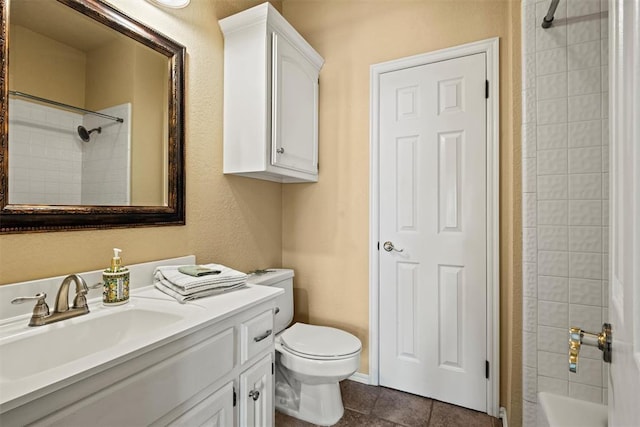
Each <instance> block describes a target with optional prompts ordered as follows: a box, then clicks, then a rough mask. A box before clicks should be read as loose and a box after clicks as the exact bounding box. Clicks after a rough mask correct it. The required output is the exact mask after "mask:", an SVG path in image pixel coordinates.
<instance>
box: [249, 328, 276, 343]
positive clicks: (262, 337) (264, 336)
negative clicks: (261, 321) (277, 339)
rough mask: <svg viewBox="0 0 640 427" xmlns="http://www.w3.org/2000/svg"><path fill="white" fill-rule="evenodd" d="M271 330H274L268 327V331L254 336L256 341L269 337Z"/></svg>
mask: <svg viewBox="0 0 640 427" xmlns="http://www.w3.org/2000/svg"><path fill="white" fill-rule="evenodd" d="M271 332H273V331H272V330H271V329H267V332H265V333H264V334H262V335H260V336H259V337H253V340H254V341H255V342H260V341H262V340H263V339H265V338H267V337H268V336H269V335H271Z"/></svg>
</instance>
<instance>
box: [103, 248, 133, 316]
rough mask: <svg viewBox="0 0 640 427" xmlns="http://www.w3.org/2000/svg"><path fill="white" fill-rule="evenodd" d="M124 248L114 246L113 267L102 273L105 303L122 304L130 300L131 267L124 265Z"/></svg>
mask: <svg viewBox="0 0 640 427" xmlns="http://www.w3.org/2000/svg"><path fill="white" fill-rule="evenodd" d="M120 252H122V249H118V248H113V258H112V259H111V267H109V268H107V269H106V270H105V271H104V272H103V273H102V282H103V283H104V288H103V292H102V302H103V303H104V305H120V304H125V303H127V302H129V269H128V268H126V267H123V266H122V260H121V258H120Z"/></svg>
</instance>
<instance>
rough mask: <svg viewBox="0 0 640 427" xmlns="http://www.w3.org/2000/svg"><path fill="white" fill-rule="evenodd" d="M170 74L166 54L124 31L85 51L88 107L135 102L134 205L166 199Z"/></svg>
mask: <svg viewBox="0 0 640 427" xmlns="http://www.w3.org/2000/svg"><path fill="white" fill-rule="evenodd" d="M167 79H168V66H167V59H166V57H165V56H164V55H161V54H159V53H157V52H154V51H153V50H151V49H150V48H147V47H146V46H143V45H141V44H139V43H136V42H134V41H132V40H131V39H128V38H125V37H122V38H120V39H118V40H115V41H113V42H111V43H108V44H106V45H104V46H101V47H99V48H97V49H94V50H92V51H90V52H89V53H88V54H87V89H86V105H87V108H89V109H92V110H101V109H103V108H107V107H111V106H114V105H119V104H124V103H126V102H129V103H131V105H132V108H131V119H132V127H131V131H132V132H131V134H132V140H133V143H132V144H131V204H132V205H138V206H159V205H163V204H164V202H165V199H166V195H165V193H166V182H165V178H164V177H165V175H166V168H165V161H166V158H165V155H164V153H165V152H166V142H167V141H166V134H167V132H166V129H167V128H166V126H167V96H166V93H167V90H168V88H167Z"/></svg>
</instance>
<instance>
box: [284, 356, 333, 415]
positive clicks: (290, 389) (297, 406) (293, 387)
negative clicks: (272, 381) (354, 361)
mask: <svg viewBox="0 0 640 427" xmlns="http://www.w3.org/2000/svg"><path fill="white" fill-rule="evenodd" d="M285 369H286V368H285ZM285 369H282V367H281V366H278V365H276V387H275V388H276V392H275V399H274V401H275V406H276V410H278V411H280V412H282V413H283V414H286V415H289V416H292V417H294V418H297V419H299V420H302V421H306V422H309V423H312V424H316V425H320V426H331V425H334V424H336V423H337V422H338V421H340V418H342V415H343V414H344V406H343V405H342V395H341V393H340V384H339V383H329V384H304V383H301V382H300V381H298V380H296V379H295V378H293V377H292V376H291V375H289V374H288V373H287V372H286V371H285Z"/></svg>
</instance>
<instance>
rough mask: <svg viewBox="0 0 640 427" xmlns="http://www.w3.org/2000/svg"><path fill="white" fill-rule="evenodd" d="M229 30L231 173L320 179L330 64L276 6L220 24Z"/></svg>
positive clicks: (227, 155) (227, 145) (227, 142)
mask: <svg viewBox="0 0 640 427" xmlns="http://www.w3.org/2000/svg"><path fill="white" fill-rule="evenodd" d="M219 22H220V27H221V28H222V31H223V33H224V38H225V41H224V43H225V46H224V130H223V131H224V173H227V174H238V175H243V176H248V177H252V178H259V179H266V180H269V181H276V182H285V183H286V182H316V181H318V83H319V77H318V76H319V73H320V68H321V67H322V64H323V63H324V60H323V59H322V57H321V56H320V55H319V54H318V53H317V52H316V51H315V50H314V49H313V48H312V47H311V46H310V45H309V43H307V42H306V41H305V40H304V39H303V38H302V36H300V34H299V33H298V32H297V31H296V30H295V29H294V28H293V27H292V26H291V25H290V24H289V23H288V22H287V21H286V20H285V19H284V18H283V17H282V16H281V15H280V14H279V13H278V11H277V10H276V9H275V8H274V7H273V6H271V4H269V3H263V4H261V5H258V6H255V7H253V8H251V9H248V10H245V11H243V12H240V13H238V14H235V15H232V16H230V17H228V18H225V19H222V20H220V21H219Z"/></svg>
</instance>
